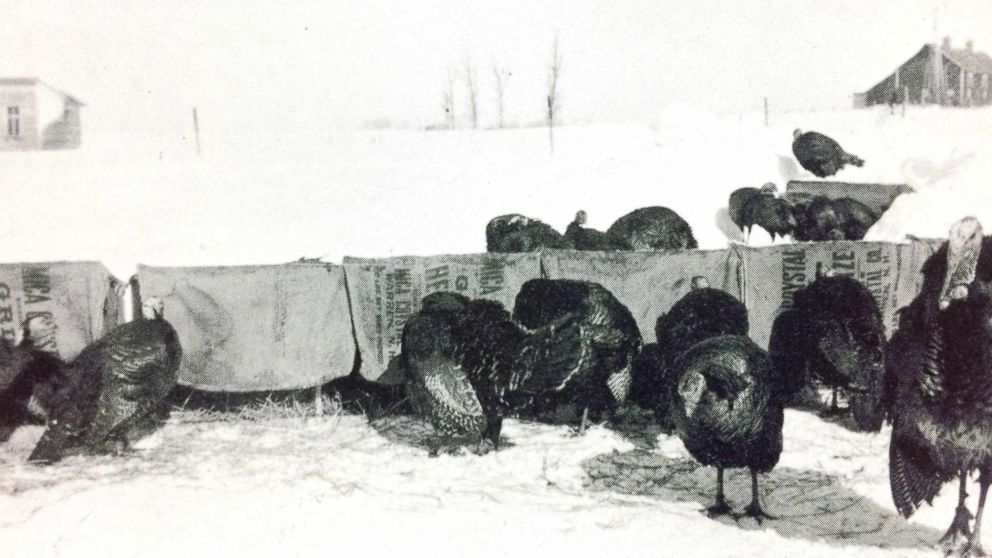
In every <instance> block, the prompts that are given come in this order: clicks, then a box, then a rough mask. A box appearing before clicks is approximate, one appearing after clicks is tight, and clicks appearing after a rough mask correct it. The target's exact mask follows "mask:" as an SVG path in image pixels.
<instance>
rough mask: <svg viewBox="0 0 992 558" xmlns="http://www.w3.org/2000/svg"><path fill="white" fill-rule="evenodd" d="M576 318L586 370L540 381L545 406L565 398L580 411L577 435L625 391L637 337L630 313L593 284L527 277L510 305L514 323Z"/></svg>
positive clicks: (532, 324)
mask: <svg viewBox="0 0 992 558" xmlns="http://www.w3.org/2000/svg"><path fill="white" fill-rule="evenodd" d="M570 315H575V316H577V319H578V323H580V324H581V325H582V330H583V335H584V336H585V339H586V341H587V342H588V343H590V344H591V348H592V352H593V360H592V362H590V363H589V366H587V367H584V368H582V369H578V370H577V373H576V374H573V375H571V376H568V377H564V378H562V380H561V381H557V380H556V381H554V382H545V386H546V388H547V389H544V390H543V393H544V395H546V396H547V397H548V399H549V400H550V401H549V403H551V404H557V403H559V402H561V401H563V400H570V401H572V402H574V403H577V404H578V405H579V406H580V408H582V420H581V422H580V424H579V433H580V434H583V433H585V430H586V423H587V421H588V420H589V418H590V414H591V415H592V418H593V420H600V419H601V418H602V414H603V413H606V414H608V415H612V414H613V413H614V412H615V411H616V408H617V407H618V406H619V405H620V404H621V403H623V402H624V401H625V400H626V399H627V395H628V394H629V392H630V384H631V370H632V367H633V362H634V357H635V356H637V353H638V352H639V351H640V349H641V333H640V330H638V328H637V322H635V321H634V316H633V315H631V313H630V310H628V309H627V307H626V306H624V305H623V303H621V302H620V301H619V300H617V298H616V297H615V296H613V293H611V292H610V291H608V290H607V289H606V288H604V287H603V286H602V285H599V284H598V283H592V282H588V281H574V280H569V279H531V280H530V281H527V282H526V283H524V284H523V286H522V287H521V289H520V292H519V293H517V298H516V300H515V302H514V305H513V319H514V320H516V321H518V322H519V323H521V324H522V325H524V326H525V327H529V328H538V327H543V326H546V325H547V324H552V323H555V322H556V321H560V320H561V319H563V318H565V317H567V316H570Z"/></svg>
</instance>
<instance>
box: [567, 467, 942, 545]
mask: <svg viewBox="0 0 992 558" xmlns="http://www.w3.org/2000/svg"><path fill="white" fill-rule="evenodd" d="M583 468H584V470H585V471H586V473H587V474H588V480H587V485H588V487H589V488H590V489H592V490H599V491H605V492H616V493H620V494H628V495H636V496H646V497H653V498H658V499H659V500H665V501H670V502H695V503H697V504H699V505H700V506H701V507H702V508H703V509H704V510H705V508H707V507H709V506H710V505H712V504H713V501H714V497H715V495H716V469H715V468H712V467H705V466H703V465H700V464H699V463H698V462H696V461H695V460H693V459H691V458H686V457H678V458H672V457H666V456H664V455H661V454H659V453H657V452H656V451H652V450H650V449H646V448H637V449H634V450H631V451H627V452H618V451H615V450H614V452H612V453H607V454H601V455H598V456H596V457H593V458H591V459H589V460H587V461H585V462H584V463H583ZM759 483H760V484H759V489H760V493H761V495H762V500H761V505H762V507H763V508H764V509H765V511H767V512H768V513H769V514H771V515H773V516H775V517H776V519H773V520H765V521H764V522H763V523H762V524H760V525H759V524H758V523H757V522H756V521H755V520H754V519H752V518H750V517H744V518H741V519H735V517H734V516H726V515H725V516H718V517H714V518H713V519H714V521H719V522H720V523H724V524H726V525H732V526H737V527H740V528H742V529H751V530H753V529H766V528H770V529H772V530H774V531H775V532H777V533H778V534H779V535H781V536H783V537H787V538H798V539H806V540H809V541H814V542H816V541H823V542H826V543H828V544H831V545H837V546H850V545H860V546H866V547H883V548H911V549H921V550H930V549H933V548H935V546H934V543H935V541H936V540H937V539H938V538H939V537H940V535H941V533H939V532H938V531H937V530H935V529H931V528H928V527H923V526H920V525H914V524H911V523H909V522H907V521H906V520H905V519H903V518H902V517H901V516H899V515H898V514H896V513H895V512H894V511H892V510H888V509H885V508H883V507H882V506H880V505H878V504H876V503H875V502H873V501H872V500H870V499H868V498H866V497H864V496H862V495H860V494H858V493H857V492H854V491H853V490H851V489H849V488H847V487H846V486H844V484H843V482H842V481H841V479H840V478H839V477H837V476H834V475H829V474H826V473H823V472H820V471H813V470H808V469H796V468H790V467H778V468H776V469H774V470H773V471H772V472H771V473H769V474H767V475H761V476H760V477H759ZM724 487H725V491H726V498H727V501H728V503H729V504H730V507H731V508H732V509H733V510H734V511H735V512H738V513H739V512H741V511H743V509H744V507H745V506H746V505H747V504H748V503H749V502H750V498H751V496H750V494H751V477H750V474H749V472H748V470H747V469H727V470H726V471H725V476H724ZM701 513H705V512H703V511H701Z"/></svg>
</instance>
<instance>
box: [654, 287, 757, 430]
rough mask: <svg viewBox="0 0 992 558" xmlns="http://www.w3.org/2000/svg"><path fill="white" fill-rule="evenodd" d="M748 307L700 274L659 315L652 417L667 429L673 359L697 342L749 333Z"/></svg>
mask: <svg viewBox="0 0 992 558" xmlns="http://www.w3.org/2000/svg"><path fill="white" fill-rule="evenodd" d="M748 329H749V327H748V317H747V308H746V307H745V306H744V303H742V302H741V301H739V300H737V299H736V298H734V296H733V295H731V294H730V293H728V292H726V291H723V290H720V289H715V288H712V287H710V286H709V281H708V280H707V279H706V278H705V277H702V276H698V275H697V276H696V277H693V278H692V287H691V290H690V291H689V292H688V293H686V295H685V296H683V297H682V298H681V299H679V301H678V302H676V303H675V304H674V305H673V306H672V308H671V309H670V310H669V311H668V312H667V313H666V314H662V315H661V316H659V317H658V321H657V322H656V324H655V338H656V339H657V340H658V346H659V347H660V351H661V353H662V356H661V367H659V368H656V369H655V377H654V378H653V381H652V382H651V384H653V385H654V386H655V390H656V394H652V396H653V397H654V401H655V416H656V418H657V419H658V421H659V423H660V424H661V426H662V427H663V428H668V429H670V428H671V426H672V424H671V417H670V416H669V411H670V407H671V401H672V397H673V394H672V391H673V390H674V389H675V383H676V380H677V378H676V377H675V376H674V375H673V372H672V370H673V366H674V364H675V360H676V359H678V357H679V356H680V355H682V353H684V352H686V351H688V350H689V349H691V348H692V347H694V346H695V345H696V344H698V343H700V342H702V341H705V340H706V339H709V338H711V337H719V336H721V335H741V336H747V334H748Z"/></svg>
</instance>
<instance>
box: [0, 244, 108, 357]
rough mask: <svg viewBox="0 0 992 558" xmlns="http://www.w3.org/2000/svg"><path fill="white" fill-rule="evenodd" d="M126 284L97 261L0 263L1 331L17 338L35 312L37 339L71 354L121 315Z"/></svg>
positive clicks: (15, 340) (43, 345)
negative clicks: (37, 326) (37, 319)
mask: <svg viewBox="0 0 992 558" xmlns="http://www.w3.org/2000/svg"><path fill="white" fill-rule="evenodd" d="M124 287H125V285H124V284H122V283H121V282H120V281H118V280H117V279H116V278H115V277H114V276H113V275H111V274H110V272H109V271H108V270H107V268H106V267H104V266H103V264H101V263H99V262H34V263H9V264H0V335H2V336H3V337H4V339H5V340H6V341H7V342H8V343H13V344H17V343H20V342H21V341H22V340H23V338H24V328H23V325H24V324H25V323H26V322H27V321H28V320H33V319H34V318H39V319H40V320H39V321H37V322H34V323H35V324H38V325H39V326H40V327H39V328H38V329H36V330H35V333H34V334H35V335H37V336H38V338H36V339H35V343H36V344H37V345H39V347H40V348H41V349H42V350H46V351H50V352H53V353H57V354H58V355H59V356H60V357H61V358H62V359H64V360H71V359H73V358H75V357H76V355H78V354H79V353H80V352H81V351H82V350H83V349H84V348H85V347H86V346H87V345H89V344H90V343H92V342H94V341H96V340H97V339H99V338H100V337H102V336H103V335H104V334H105V333H106V332H107V331H110V330H111V329H112V328H114V327H115V326H117V325H118V324H119V323H120V322H121V321H123V308H122V305H121V295H122V294H123V291H124Z"/></svg>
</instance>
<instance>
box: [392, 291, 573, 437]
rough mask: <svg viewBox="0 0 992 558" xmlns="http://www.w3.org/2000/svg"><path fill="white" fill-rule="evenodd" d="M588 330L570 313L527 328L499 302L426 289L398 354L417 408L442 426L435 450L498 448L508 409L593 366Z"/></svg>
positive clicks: (406, 326)
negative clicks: (545, 324)
mask: <svg viewBox="0 0 992 558" xmlns="http://www.w3.org/2000/svg"><path fill="white" fill-rule="evenodd" d="M584 335H585V332H584V331H583V328H582V327H581V326H580V324H579V323H578V322H577V321H576V320H575V319H574V317H573V316H565V317H564V318H563V319H561V320H557V321H555V322H554V323H551V324H548V325H547V326H545V327H542V328H537V329H533V330H530V329H527V328H524V327H522V326H520V325H519V324H517V323H515V322H514V321H513V320H512V319H511V318H510V314H509V313H508V312H507V311H506V310H505V309H504V308H503V306H502V305H501V304H499V303H498V302H493V301H489V300H481V299H479V300H470V299H468V298H466V297H464V296H462V295H459V294H456V293H449V292H440V293H432V294H430V295H427V296H426V297H425V298H424V300H423V303H422V307H421V309H420V311H419V312H417V313H416V314H414V315H413V316H411V317H410V318H409V319H408V320H407V322H406V325H405V326H404V327H403V341H402V343H403V345H402V352H401V361H402V365H403V370H404V373H405V375H406V379H407V386H408V389H409V393H410V399H411V402H412V404H413V407H414V409H415V410H417V411H418V413H419V414H421V415H424V416H426V417H427V418H428V419H429V420H430V421H431V423H432V424H433V426H434V428H435V430H436V431H437V433H438V437H437V438H436V439H435V440H433V441H432V442H431V447H430V453H431V455H434V456H436V455H438V454H439V453H449V452H452V451H454V450H457V449H459V448H461V447H467V448H469V449H471V450H473V451H476V452H478V453H484V452H486V451H488V450H490V449H498V447H499V436H500V431H501V428H502V423H503V417H504V416H505V414H506V413H507V412H508V411H509V410H510V409H511V408H514V407H517V406H520V405H524V404H525V403H526V401H528V398H529V397H530V396H532V395H533V394H535V393H540V392H543V391H545V390H547V389H550V388H551V387H552V386H555V385H558V384H560V383H562V382H564V381H566V380H567V378H569V377H571V376H573V375H575V374H579V373H581V371H582V370H583V368H584V367H586V366H588V363H589V362H590V361H591V353H590V351H591V349H590V346H589V344H588V342H587V340H586V339H585V338H584Z"/></svg>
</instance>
